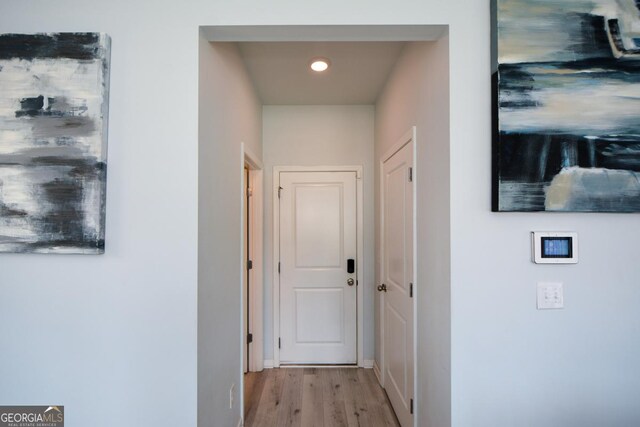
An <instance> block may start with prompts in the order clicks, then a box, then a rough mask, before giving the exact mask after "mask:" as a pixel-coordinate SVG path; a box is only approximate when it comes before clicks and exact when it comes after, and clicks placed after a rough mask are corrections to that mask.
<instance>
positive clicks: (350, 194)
mask: <svg viewBox="0 0 640 427" xmlns="http://www.w3.org/2000/svg"><path fill="white" fill-rule="evenodd" d="M279 179H280V187H281V193H280V338H281V341H280V342H281V348H280V361H281V363H326V364H333V363H356V362H357V353H356V349H357V342H356V336H357V335H356V326H357V325H356V314H357V311H356V310H357V307H356V286H355V285H354V286H349V285H348V284H347V280H348V279H350V278H351V279H353V280H354V282H355V280H356V279H357V277H356V274H355V273H354V274H349V273H348V272H347V259H349V258H352V259H357V246H356V232H357V229H356V225H357V223H356V221H357V215H356V213H357V210H356V173H355V172H281V173H280V176H279Z"/></svg>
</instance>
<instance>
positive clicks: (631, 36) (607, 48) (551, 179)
mask: <svg viewBox="0 0 640 427" xmlns="http://www.w3.org/2000/svg"><path fill="white" fill-rule="evenodd" d="M493 8H494V10H493V14H494V15H493V18H494V55H493V56H494V66H495V69H494V147H493V169H494V178H493V210H494V211H565V212H639V211H640V0H493Z"/></svg>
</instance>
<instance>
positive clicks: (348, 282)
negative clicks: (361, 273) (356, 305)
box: [347, 279, 356, 286]
mask: <svg viewBox="0 0 640 427" xmlns="http://www.w3.org/2000/svg"><path fill="white" fill-rule="evenodd" d="M354 283H356V282H354V281H353V279H347V285H349V286H353V284H354Z"/></svg>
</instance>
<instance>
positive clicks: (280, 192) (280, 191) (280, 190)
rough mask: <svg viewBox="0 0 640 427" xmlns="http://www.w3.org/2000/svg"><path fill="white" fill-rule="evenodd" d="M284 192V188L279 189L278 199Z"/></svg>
mask: <svg viewBox="0 0 640 427" xmlns="http://www.w3.org/2000/svg"><path fill="white" fill-rule="evenodd" d="M282 190H284V188H282V187H278V199H279V198H280V195H281V194H282Z"/></svg>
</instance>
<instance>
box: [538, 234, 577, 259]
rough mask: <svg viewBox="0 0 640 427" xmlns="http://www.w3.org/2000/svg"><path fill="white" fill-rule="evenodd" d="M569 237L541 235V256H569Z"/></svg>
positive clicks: (570, 255) (570, 254)
mask: <svg viewBox="0 0 640 427" xmlns="http://www.w3.org/2000/svg"><path fill="white" fill-rule="evenodd" d="M571 252H572V251H571V237H542V258H571V257H572V256H573V254H572V253H571Z"/></svg>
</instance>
